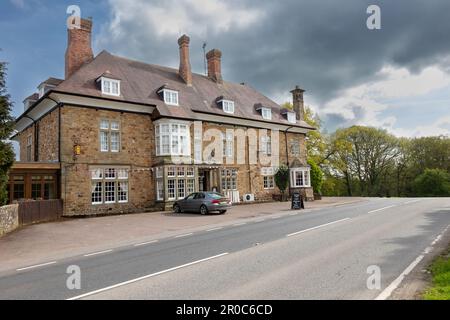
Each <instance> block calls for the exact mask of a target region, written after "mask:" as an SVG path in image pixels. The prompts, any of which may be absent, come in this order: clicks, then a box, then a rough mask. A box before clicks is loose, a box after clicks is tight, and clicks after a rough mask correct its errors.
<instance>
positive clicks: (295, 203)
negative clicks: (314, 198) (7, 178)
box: [291, 192, 305, 210]
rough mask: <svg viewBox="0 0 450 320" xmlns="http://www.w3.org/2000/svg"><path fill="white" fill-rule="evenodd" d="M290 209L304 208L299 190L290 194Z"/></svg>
mask: <svg viewBox="0 0 450 320" xmlns="http://www.w3.org/2000/svg"><path fill="white" fill-rule="evenodd" d="M291 209H292V210H299V209H305V204H304V203H303V197H302V196H301V195H300V193H299V192H294V193H293V194H292V202H291Z"/></svg>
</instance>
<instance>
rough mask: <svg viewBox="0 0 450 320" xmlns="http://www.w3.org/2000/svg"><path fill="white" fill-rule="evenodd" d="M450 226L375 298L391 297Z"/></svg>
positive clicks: (384, 298)
mask: <svg viewBox="0 0 450 320" xmlns="http://www.w3.org/2000/svg"><path fill="white" fill-rule="evenodd" d="M449 227H450V225H448V226H447V227H446V228H445V229H444V231H442V232H441V233H440V234H439V235H438V236H437V237H436V238H435V239H434V240H433V242H432V243H431V246H430V247H427V248H425V250H424V251H423V253H422V254H421V255H420V256H418V257H417V258H416V260H414V261H413V262H411V264H410V265H409V266H408V267H407V268H406V269H405V270H404V271H403V272H402V273H401V274H400V275H399V276H398V277H397V278H396V279H395V280H394V281H392V283H391V284H390V285H389V286H388V287H386V289H384V290H383V291H382V292H381V293H380V294H379V295H378V296H377V297H376V298H375V300H386V299H387V298H389V297H390V296H391V294H392V292H394V290H395V289H397V287H398V286H399V285H400V284H401V282H402V281H403V279H404V278H405V277H406V276H407V275H408V274H409V273H410V272H411V271H412V270H413V269H414V268H415V267H416V266H417V265H418V264H419V262H420V261H422V259H423V258H424V257H425V255H426V254H428V253H430V252H431V251H433V249H434V248H433V245H435V244H436V243H437V242H438V241H439V240H440V239H441V238H442V235H443V234H445V232H446V231H447V229H448V228H449Z"/></svg>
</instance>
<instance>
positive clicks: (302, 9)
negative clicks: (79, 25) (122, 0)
mask: <svg viewBox="0 0 450 320" xmlns="http://www.w3.org/2000/svg"><path fill="white" fill-rule="evenodd" d="M111 2H113V1H111ZM370 4H377V5H379V6H380V7H381V14H382V29H381V30H377V31H371V30H368V29H367V28H366V19H367V17H368V15H367V14H366V9H367V7H368V6H369V5H370ZM180 5H181V4H180ZM235 5H236V6H238V7H240V8H249V9H250V10H251V9H254V8H259V9H261V10H262V11H263V12H264V13H265V15H264V16H263V17H262V18H261V19H259V20H258V21H256V22H254V23H252V24H250V26H249V27H248V28H233V27H231V28H230V29H229V30H227V31H225V32H214V31H210V32H208V36H207V41H208V48H209V49H210V48H212V47H217V48H219V49H221V50H222V52H223V58H222V61H223V71H224V76H225V78H226V79H228V80H231V81H236V82H242V81H244V82H247V83H249V84H251V85H252V86H254V87H256V88H258V89H259V90H261V91H263V92H264V93H266V94H267V95H269V96H270V95H274V94H279V93H280V92H288V91H289V89H291V88H292V87H293V86H294V85H296V84H299V85H300V86H301V87H303V88H305V89H306V90H307V92H308V93H309V94H310V95H311V96H312V97H313V98H314V100H315V101H316V102H317V103H318V104H321V103H324V102H326V101H329V100H330V99H331V98H333V97H335V96H336V95H337V94H338V93H339V91H340V90H343V89H346V88H348V87H351V86H353V85H357V84H360V83H364V82H366V81H368V80H369V79H371V80H373V77H374V75H375V73H376V72H377V71H379V70H380V68H381V67H382V66H383V65H386V64H393V65H396V66H402V67H407V68H408V69H410V70H411V71H413V72H418V71H420V70H421V69H422V68H423V67H425V66H428V65H430V64H436V63H441V62H442V63H444V61H445V58H446V57H447V56H448V54H449V53H450V19H448V16H449V13H450V1H448V0H434V1H433V0H431V1H419V0H396V1H392V0H390V1H375V0H372V1H364V0H345V1H344V0H342V1H337V0H309V1H306V0H304V1H299V0H291V1H268V0H265V1H239V2H237V1H236V2H235ZM183 6H185V9H186V15H187V16H189V17H190V18H191V19H194V20H197V19H198V21H199V23H201V22H202V21H203V20H202V19H203V18H204V17H202V15H201V13H200V14H199V13H198V12H197V11H194V12H190V10H189V4H186V3H185V4H183ZM223 14H224V15H226V14H227V13H226V12H224V13H223ZM192 15H196V16H192ZM136 16H138V17H139V13H136ZM121 27H122V29H123V30H126V33H125V34H123V35H122V36H121V37H118V38H117V39H116V40H117V41H112V42H111V41H106V42H105V43H106V44H108V46H110V48H107V49H110V50H111V51H113V52H117V51H119V52H120V53H121V54H127V55H129V56H134V57H136V58H138V59H142V60H145V61H149V62H152V63H160V64H167V63H172V64H173V63H176V61H177V59H178V52H177V45H176V37H175V36H174V37H173V38H172V37H161V36H158V35H157V32H156V30H151V29H150V28H147V27H146V25H145V24H143V23H142V21H139V19H134V20H131V21H124V22H123V25H122V26H121ZM208 30H213V28H211V26H208ZM180 32H181V33H184V32H187V33H188V34H189V30H180ZM203 38H204V37H202V36H197V35H196V34H195V33H194V34H193V35H191V39H192V40H191V59H192V64H193V67H194V69H195V70H196V71H202V69H203V61H202V55H201V44H202V41H203V40H204V39H203ZM447 62H448V60H447ZM446 66H447V68H448V64H447V65H446ZM334 120H336V121H337V120H338V119H334Z"/></svg>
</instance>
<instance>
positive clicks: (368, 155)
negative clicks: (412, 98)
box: [330, 126, 400, 196]
mask: <svg viewBox="0 0 450 320" xmlns="http://www.w3.org/2000/svg"><path fill="white" fill-rule="evenodd" d="M332 141H333V142H332V143H333V145H334V147H333V148H334V149H335V150H336V151H335V154H334V155H333V157H332V163H331V169H330V170H331V172H334V173H335V174H337V175H340V176H341V177H342V178H344V179H345V181H346V184H347V188H348V195H352V194H353V191H355V189H356V191H357V193H359V194H360V195H363V196H372V195H380V193H385V192H386V191H385V185H383V184H382V181H383V178H384V177H385V176H386V173H387V171H388V169H389V168H390V167H392V166H393V164H394V160H395V159H396V158H397V157H398V156H399V154H400V149H399V147H398V140H397V138H396V137H394V136H393V135H391V134H389V133H387V132H386V131H385V130H382V129H377V128H372V127H364V126H352V127H350V128H346V129H339V130H337V131H336V133H335V134H334V136H333V140H332ZM354 182H356V184H355V183H354Z"/></svg>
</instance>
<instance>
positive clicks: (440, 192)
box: [414, 169, 450, 197]
mask: <svg viewBox="0 0 450 320" xmlns="http://www.w3.org/2000/svg"><path fill="white" fill-rule="evenodd" d="M414 192H415V194H416V195H417V196H424V197H432V196H438V197H439V196H440V197H445V196H450V175H449V174H448V172H447V171H445V170H441V169H425V171H424V172H423V173H422V174H421V175H419V176H418V177H417V178H416V179H415V180H414Z"/></svg>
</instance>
